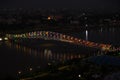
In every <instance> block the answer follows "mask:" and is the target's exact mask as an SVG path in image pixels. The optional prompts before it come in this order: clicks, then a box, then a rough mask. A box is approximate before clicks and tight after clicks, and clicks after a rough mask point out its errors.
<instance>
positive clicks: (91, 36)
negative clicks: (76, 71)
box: [0, 28, 120, 78]
mask: <svg viewBox="0 0 120 80" xmlns="http://www.w3.org/2000/svg"><path fill="white" fill-rule="evenodd" d="M68 34H69V35H72V36H75V37H78V38H81V39H85V40H89V41H94V42H99V43H107V44H112V45H117V46H119V45H120V36H119V34H120V29H119V28H110V29H103V28H102V29H98V30H89V31H88V30H86V31H81V32H79V33H72V34H71V33H68ZM94 53H97V50H95V49H91V48H86V47H83V46H76V45H73V44H69V43H64V42H57V41H44V40H39V39H38V40H24V41H22V42H17V43H14V42H9V41H6V42H1V43H0V77H2V78H4V77H6V76H9V75H10V76H11V75H12V76H17V75H19V74H18V72H19V71H20V72H22V73H26V72H30V68H32V70H33V71H34V70H37V69H39V68H41V69H42V68H45V67H46V66H47V64H48V63H49V62H51V61H54V62H59V61H64V60H70V59H73V58H81V57H84V56H85V55H91V54H94Z"/></svg>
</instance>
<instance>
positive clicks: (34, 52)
mask: <svg viewBox="0 0 120 80" xmlns="http://www.w3.org/2000/svg"><path fill="white" fill-rule="evenodd" d="M6 45H7V46H8V47H9V48H14V49H16V50H17V51H18V52H22V53H24V55H28V56H34V57H38V56H39V58H41V59H47V60H71V59H73V58H81V57H84V55H82V54H76V53H60V52H58V53H54V52H52V50H50V49H44V50H41V49H33V48H30V47H26V46H23V45H20V44H14V43H11V42H7V43H6Z"/></svg>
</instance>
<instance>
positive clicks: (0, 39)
mask: <svg viewBox="0 0 120 80" xmlns="http://www.w3.org/2000/svg"><path fill="white" fill-rule="evenodd" d="M2 40H8V38H7V37H5V38H4V39H3V38H0V41H2Z"/></svg>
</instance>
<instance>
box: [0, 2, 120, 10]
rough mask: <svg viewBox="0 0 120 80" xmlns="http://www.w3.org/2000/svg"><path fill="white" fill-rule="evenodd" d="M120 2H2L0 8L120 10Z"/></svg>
mask: <svg viewBox="0 0 120 80" xmlns="http://www.w3.org/2000/svg"><path fill="white" fill-rule="evenodd" d="M119 3H120V0H0V8H5V7H8V8H14V7H17V8H20V7H21V8H80V9H81V8H92V9H99V8H101V9H104V10H111V11H114V10H118V9H120V5H119Z"/></svg>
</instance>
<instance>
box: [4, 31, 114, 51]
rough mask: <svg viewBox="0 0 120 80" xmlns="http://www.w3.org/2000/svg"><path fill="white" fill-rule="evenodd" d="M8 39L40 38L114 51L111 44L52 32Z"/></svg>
mask: <svg viewBox="0 0 120 80" xmlns="http://www.w3.org/2000/svg"><path fill="white" fill-rule="evenodd" d="M6 37H8V38H9V39H21V38H35V39H36V38H40V39H45V40H57V41H62V42H68V43H73V44H76V45H82V46H86V47H92V48H97V49H100V50H102V51H111V50H113V48H112V45H109V44H101V43H95V42H90V41H86V40H82V39H79V38H76V37H73V36H69V35H65V34H61V33H57V32H51V31H35V32H28V33H23V34H6ZM115 50H116V49H115Z"/></svg>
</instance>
